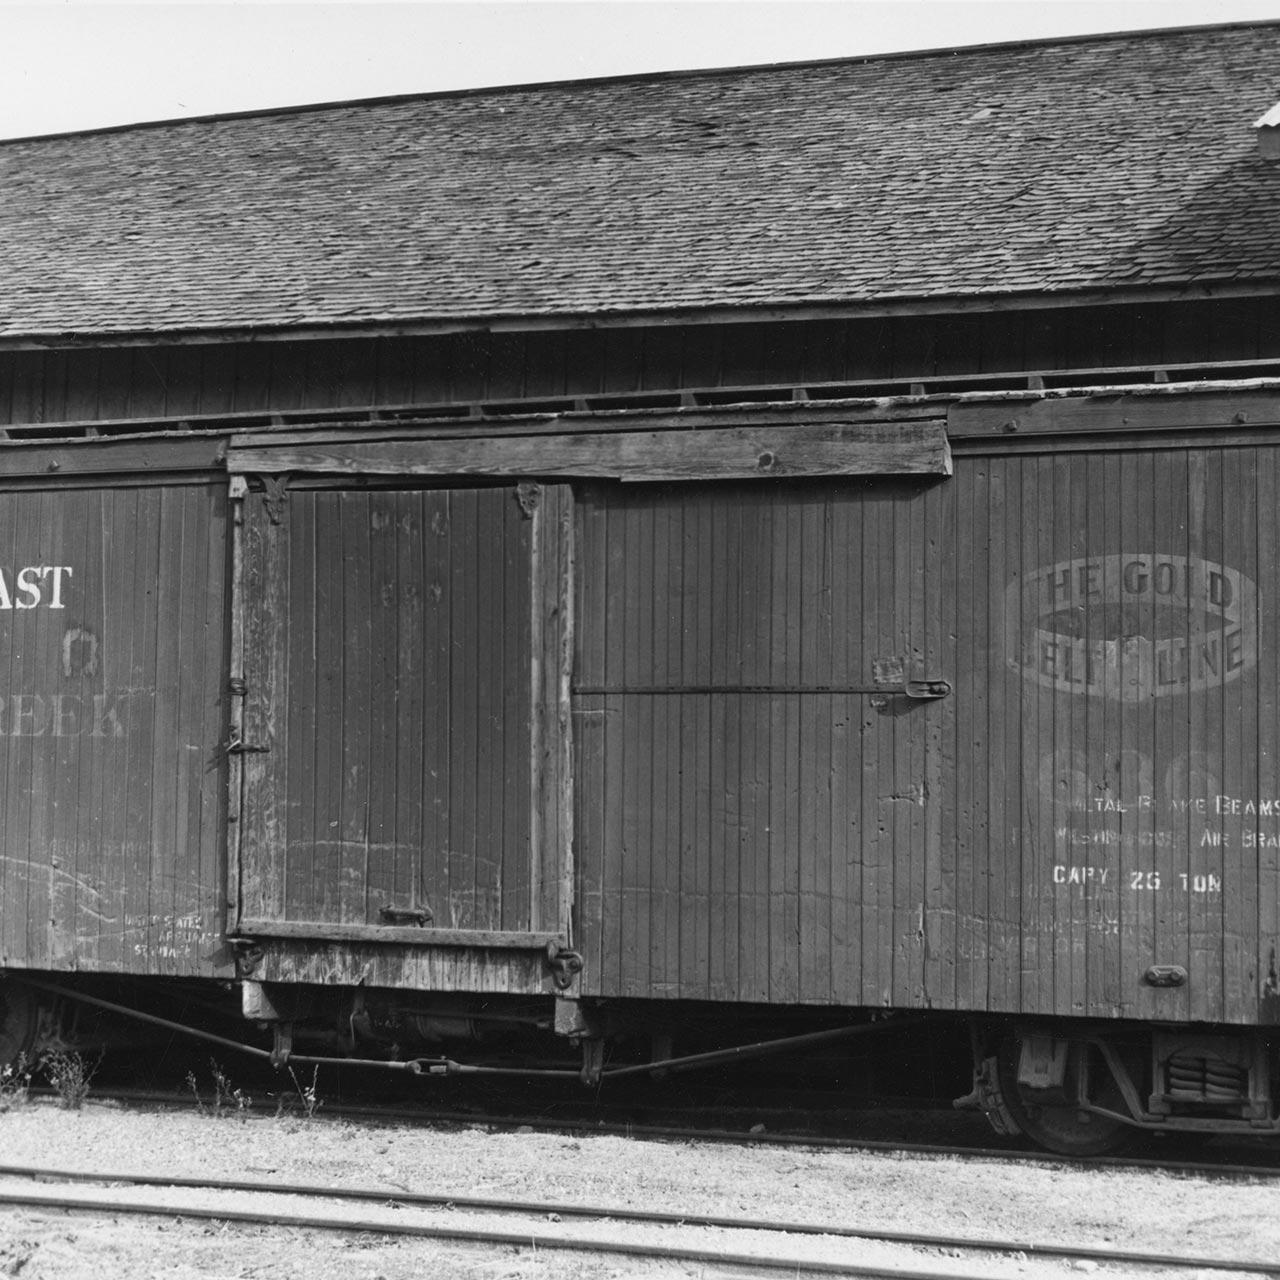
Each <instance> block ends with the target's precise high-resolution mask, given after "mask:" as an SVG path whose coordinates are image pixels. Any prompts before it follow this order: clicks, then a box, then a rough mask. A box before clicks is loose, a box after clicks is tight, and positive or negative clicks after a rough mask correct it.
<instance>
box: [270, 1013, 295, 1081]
mask: <svg viewBox="0 0 1280 1280" xmlns="http://www.w3.org/2000/svg"><path fill="white" fill-rule="evenodd" d="M273 1030H274V1031H275V1036H274V1038H273V1039H272V1042H271V1065H272V1066H273V1067H275V1069H276V1070H277V1071H279V1070H280V1068H281V1067H284V1066H287V1065H288V1063H289V1057H290V1055H291V1054H292V1053H293V1023H292V1022H277V1023H276V1024H275V1027H274V1028H273Z"/></svg>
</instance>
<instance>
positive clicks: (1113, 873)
mask: <svg viewBox="0 0 1280 1280" xmlns="http://www.w3.org/2000/svg"><path fill="white" fill-rule="evenodd" d="M1176 412H1177V410H1170V414H1171V417H1170V425H1171V426H1172V425H1176V421H1175V417H1176ZM1099 421H1100V424H1101V419H1100V420H1099ZM1278 485H1280V447H1277V446H1276V445H1274V444H1266V445H1263V444H1255V445H1251V446H1242V445H1238V444H1234V445H1232V446H1230V447H1225V446H1220V445H1215V444H1214V442H1213V440H1212V438H1207V439H1206V440H1205V442H1203V443H1197V444H1194V445H1190V446H1187V447H1176V448H1175V447H1161V446H1160V442H1159V440H1158V439H1155V438H1148V439H1146V440H1144V441H1140V442H1138V443H1136V444H1134V443H1133V442H1130V443H1128V444H1121V443H1118V442H1116V441H1115V440H1114V439H1113V440H1112V441H1111V442H1110V443H1102V444H1095V443H1092V442H1090V444H1089V446H1088V447H1087V448H1085V447H1084V442H1080V447H1078V448H1077V449H1076V450H1074V451H1070V450H1064V451H1062V452H1055V451H1053V450H1052V447H1051V446H1045V445H1044V444H1041V445H1040V446H1038V447H1037V448H1035V449H1033V450H1028V451H1017V450H1014V449H1011V448H1010V447H1008V446H1006V445H1003V444H1002V445H999V446H996V447H994V448H992V449H991V450H990V451H982V447H981V446H974V447H972V448H970V449H969V450H968V451H966V452H965V453H963V454H962V455H958V456H957V459H956V470H955V475H954V476H953V477H952V478H950V479H947V480H943V481H934V482H931V483H925V482H920V481H906V482H904V481H901V480H888V479H867V480H858V481H847V480H846V481H813V482H806V483H803V484H783V483H761V484H753V485H734V486H717V487H711V486H705V487H700V486H668V487H665V488H650V489H645V490H640V489H624V488H622V487H620V486H614V487H606V486H597V487H594V488H587V489H584V490H582V491H580V493H579V515H578V529H579V534H578V536H579V548H578V564H579V599H578V615H577V636H578V640H577V643H578V652H577V665H576V670H575V684H576V692H575V697H574V734H575V751H576V760H577V767H576V777H575V783H576V787H577V808H578V820H577V849H576V856H577V860H578V868H579V871H578V874H579V881H578V900H577V911H576V918H577V921H578V928H579V939H578V940H579V943H580V945H581V947H582V950H583V952H584V955H585V958H586V962H587V968H586V972H585V974H584V989H586V990H588V991H590V992H591V993H594V994H600V995H608V996H636V997H640V996H658V997H681V998H686V999H711V1000H744V1001H768V1002H776V1003H816V1004H826V1003H836V1004H851V1005H893V1006H900V1007H902V1006H905V1007H918V1006H928V1007H933V1008H947V1009H976V1010H992V1011H1007V1012H1024V1013H1041V1014H1061V1015H1087V1016H1098V1017H1143V1018H1168V1019H1170V1020H1173V1021H1183V1020H1211V1021H1225V1022H1245V1023H1247V1022H1252V1021H1256V1020H1263V1021H1271V1020H1274V1019H1275V1017H1276V1009H1277V1001H1276V996H1277V992H1278V991H1280V987H1278V981H1280V979H1278V977H1277V959H1276V955H1277V950H1276V949H1277V946H1278V945H1280V771H1278V768H1277V765H1278V760H1277V752H1278V750H1280V743H1278V742H1277V737H1278V735H1280V726H1278V725H1277V711H1278V710H1280V707H1278V681H1280V673H1278V670H1277V658H1276V651H1275V650H1276V647H1275V641H1274V637H1275V635H1276V604H1277V587H1276V584H1275V566H1276V565H1277V564H1280V503H1278V502H1277V497H1278ZM891 656H898V657H901V658H902V659H903V660H904V662H905V664H906V666H907V668H908V674H909V675H913V676H915V677H917V678H924V679H931V678H942V679H945V680H947V681H949V682H950V683H951V684H952V692H951V694H950V695H949V696H948V697H945V698H943V699H940V700H936V701H923V700H922V701H916V700H913V699H908V698H904V697H902V696H900V695H899V696H892V697H889V698H888V699H887V701H886V702H885V703H884V704H883V705H880V706H877V705H876V695H875V694H874V692H868V691H867V690H868V689H869V688H870V687H871V686H873V664H874V662H875V661H876V660H877V659H883V658H886V657H891ZM855 688H860V689H861V690H863V691H861V692H857V691H854V690H855ZM1151 966H1166V967H1167V969H1168V970H1181V976H1182V978H1183V980H1182V981H1181V982H1180V984H1178V985H1172V986H1154V985H1151V982H1150V981H1149V979H1148V969H1149V968H1150V967H1151ZM1178 976H1180V975H1178V974H1176V973H1175V974H1174V977H1175V978H1176V977H1178Z"/></svg>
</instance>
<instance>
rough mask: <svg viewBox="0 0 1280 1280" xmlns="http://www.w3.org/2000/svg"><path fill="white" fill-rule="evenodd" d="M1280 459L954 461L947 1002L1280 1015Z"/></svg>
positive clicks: (1192, 455)
mask: <svg viewBox="0 0 1280 1280" xmlns="http://www.w3.org/2000/svg"><path fill="white" fill-rule="evenodd" d="M1276 470H1277V463H1276V451H1275V449H1274V448H1230V449H1219V448H1212V447H1201V448H1195V449H1159V450H1144V451H1133V452H1126V451H1124V450H1122V449H1120V448H1116V447H1114V446H1113V447H1110V448H1107V447H1102V448H1099V449H1098V450H1097V451H1096V452H1091V453H1087V454H1086V453H1067V454H1062V455H1058V456H1056V457H1055V456H1053V455H1047V454H1028V455H1024V456H1006V457H974V456H968V457H965V458H963V459H961V460H959V461H958V464H957V467H956V473H955V478H954V481H953V482H952V483H951V484H950V485H949V486H948V493H949V496H950V498H951V511H950V514H949V516H948V528H947V532H946V540H947V541H948V542H949V543H950V544H951V545H952V546H953V547H954V548H955V550H954V552H953V554H952V556H951V557H949V558H950V559H952V560H953V561H954V563H955V564H956V567H957V576H956V579H955V587H956V590H955V595H954V597H952V598H951V599H949V600H948V601H947V603H946V604H945V606H944V607H945V609H946V612H947V614H948V615H949V620H948V625H947V626H946V627H944V629H943V631H944V634H946V635H954V636H955V637H956V640H955V642H954V644H953V645H951V646H948V647H949V648H950V649H951V654H952V656H951V657H950V658H949V659H947V658H944V660H943V666H944V668H947V667H949V668H950V669H953V670H954V672H955V684H956V696H955V698H954V700H953V701H954V706H953V712H954V716H955V743H954V749H955V760H956V773H955V786H954V797H955V798H954V807H953V812H954V821H955V824H956V840H955V852H954V857H955V884H956V901H955V968H954V973H953V977H952V978H951V980H948V975H947V973H946V972H945V970H943V969H941V968H927V969H926V974H925V986H926V990H927V994H928V998H929V999H930V1000H931V1001H933V1002H934V1003H937V1004H940V1005H944V1006H953V1007H957V1008H976V1009H992V1010H1000V1011H1009V1012H1015V1011H1024V1012H1043V1013H1059V1014H1085V1015H1096V1016H1126V1017H1142V1018H1156V1019H1159V1018H1169V1019H1171V1020H1187V1019H1190V1020H1202V1019H1203V1020H1215V1021H1216V1020H1221V1021H1227V1022H1241V1021H1246V1022H1247V1021H1253V1020H1255V1019H1257V1018H1259V1017H1260V1016H1263V1017H1264V1018H1270V1017H1273V1016H1274V1012H1273V1013H1270V1014H1268V1013H1266V1009H1267V1008H1268V1007H1269V1005H1274V1003H1275V994H1274V993H1275V988H1276V979H1275V975H1274V955H1275V951H1276V946H1277V938H1276V933H1277V921H1276V867H1277V858H1278V849H1280V795H1278V794H1277V785H1276V782H1277V780H1276V742H1275V737H1276V729H1275V718H1276V711H1277V669H1276V658H1275V653H1274V649H1275V643H1274V636H1275V634H1276V624H1277V617H1276V589H1275V586H1274V565H1275V558H1274V552H1275V550H1276V549H1277V543H1278V541H1280V538H1278V534H1277V520H1278V519H1280V513H1278V512H1277V508H1276V504H1275V501H1274V496H1275V483H1276ZM944 820H945V819H944ZM943 856H944V858H946V857H948V856H949V855H948V851H947V850H946V847H945V844H944V852H943ZM951 874H952V873H951V871H950V865H949V864H948V865H947V866H946V867H945V868H944V870H943V873H942V876H941V879H942V881H943V883H944V884H945V882H946V881H947V880H948V879H949V878H950V876H951ZM1151 965H1168V966H1180V967H1182V968H1183V969H1184V970H1186V972H1187V974H1188V980H1187V981H1186V983H1185V985H1182V986H1177V987H1154V986H1152V985H1150V984H1148V983H1147V982H1145V981H1144V974H1145V973H1146V970H1147V968H1148V966H1151Z"/></svg>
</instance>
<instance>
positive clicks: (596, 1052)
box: [578, 1036, 604, 1089]
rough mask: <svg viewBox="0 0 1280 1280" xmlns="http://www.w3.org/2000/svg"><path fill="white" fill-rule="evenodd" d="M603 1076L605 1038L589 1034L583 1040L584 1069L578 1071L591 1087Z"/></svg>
mask: <svg viewBox="0 0 1280 1280" xmlns="http://www.w3.org/2000/svg"><path fill="white" fill-rule="evenodd" d="M603 1077H604V1040H603V1039H601V1038H600V1037H599V1036H588V1037H586V1038H585V1039H584V1040H583V1041H582V1070H581V1071H579V1072H578V1079H579V1080H581V1081H582V1083H583V1084H585V1085H586V1086H587V1088H589V1089H591V1088H594V1087H595V1086H596V1085H598V1084H599V1083H600V1081H601V1079H603Z"/></svg>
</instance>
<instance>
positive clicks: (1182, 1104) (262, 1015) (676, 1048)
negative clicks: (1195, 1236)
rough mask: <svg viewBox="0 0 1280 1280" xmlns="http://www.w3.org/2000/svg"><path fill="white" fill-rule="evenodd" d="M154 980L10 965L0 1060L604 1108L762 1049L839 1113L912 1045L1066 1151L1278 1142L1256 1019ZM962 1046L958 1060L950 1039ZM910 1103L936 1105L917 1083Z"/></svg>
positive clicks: (874, 1087)
mask: <svg viewBox="0 0 1280 1280" xmlns="http://www.w3.org/2000/svg"><path fill="white" fill-rule="evenodd" d="M165 985H166V984H164V983H153V984H152V985H151V989H148V986H147V984H145V983H143V984H141V986H139V984H136V983H135V984H132V986H131V987H130V988H129V989H127V990H124V989H120V988H119V984H117V983H112V982H107V983H105V984H104V983H101V982H97V983H94V982H88V983H86V982H84V981H83V980H82V981H80V982H77V981H76V980H75V979H74V977H72V976H70V975H66V974H24V975H11V976H10V978H9V979H8V980H7V981H5V982H4V983H3V985H2V986H0V1061H4V1062H6V1063H13V1062H15V1061H19V1060H22V1061H25V1062H27V1063H35V1062H38V1061H39V1060H40V1058H41V1057H42V1055H44V1054H46V1053H48V1052H50V1051H64V1052H65V1051H77V1052H83V1053H93V1052H96V1051H101V1050H103V1049H109V1048H111V1049H119V1048H120V1047H121V1046H126V1047H130V1048H136V1047H141V1046H143V1045H147V1044H148V1043H149V1042H150V1043H154V1041H155V1038H156V1037H157V1036H158V1035H160V1034H161V1033H164V1032H168V1033H177V1034H178V1035H179V1036H183V1035H185V1036H192V1037H196V1038H199V1039H200V1040H203V1041H206V1042H209V1043H210V1044H211V1045H212V1046H213V1047H214V1049H215V1050H222V1051H230V1052H232V1053H241V1054H250V1055H253V1056H255V1057H259V1058H263V1059H269V1061H270V1062H271V1065H272V1066H273V1067H275V1068H276V1069H277V1070H280V1071H284V1070H285V1069H287V1068H289V1067H291V1066H298V1067H315V1066H321V1065H323V1066H326V1067H332V1068H344V1069H351V1070H357V1071H359V1070H363V1071H365V1072H388V1071H390V1072H395V1073H397V1074H400V1075H402V1076H409V1077H418V1078H421V1080H422V1082H423V1087H424V1089H427V1090H428V1091H429V1090H430V1087H431V1086H430V1081H432V1080H437V1079H453V1078H494V1077H497V1078H501V1079H505V1080H508V1081H511V1082H514V1081H518V1080H524V1081H535V1080H543V1081H545V1080H561V1081H565V1082H570V1081H572V1082H576V1083H578V1084H580V1085H581V1086H583V1087H584V1088H585V1089H588V1090H590V1091H592V1093H593V1094H594V1096H597V1097H599V1098H601V1099H602V1100H606V1101H610V1100H614V1099H616V1098H617V1097H618V1096H619V1095H618V1094H617V1092H616V1090H617V1088H618V1087H619V1084H620V1082H622V1081H635V1080H636V1079H637V1078H641V1079H643V1080H645V1081H663V1082H669V1083H670V1087H671V1088H672V1089H673V1090H676V1091H678V1090H679V1088H680V1084H681V1083H682V1082H683V1081H685V1080H686V1079H687V1078H688V1076H689V1073H696V1072H706V1071H711V1070H719V1071H721V1072H722V1073H723V1072H724V1071H725V1070H726V1069H728V1070H729V1071H731V1072H732V1071H733V1070H737V1071H739V1072H741V1071H743V1070H744V1069H745V1070H749V1069H750V1068H751V1067H752V1065H753V1064H758V1063H760V1062H761V1061H762V1060H766V1061H768V1062H770V1063H771V1064H773V1069H774V1075H773V1076H772V1077H771V1079H772V1080H773V1081H775V1082H784V1081H785V1082H786V1084H787V1085H789V1086H790V1087H791V1088H801V1087H803V1088H809V1089H811V1090H816V1089H818V1088H819V1087H823V1088H824V1090H825V1091H824V1092H823V1093H822V1095H821V1096H822V1097H824V1098H826V1099H827V1100H828V1103H829V1104H830V1105H833V1106H835V1105H838V1101H839V1100H840V1099H842V1098H843V1099H844V1100H845V1102H846V1103H847V1102H850V1101H857V1102H858V1103H860V1104H866V1103H872V1102H875V1101H876V1100H877V1098H878V1097H879V1096H882V1095H883V1094H884V1093H890V1094H892V1095H893V1097H895V1098H896V1099H900V1098H901V1097H902V1096H904V1086H903V1078H904V1074H905V1077H906V1078H907V1080H908V1081H910V1079H911V1071H912V1067H913V1065H914V1066H919V1065H920V1057H921V1055H922V1054H924V1053H928V1054H929V1056H930V1057H931V1059H932V1060H931V1062H930V1063H929V1068H930V1071H931V1073H933V1074H932V1078H933V1080H934V1082H935V1084H936V1081H937V1078H938V1075H939V1074H940V1075H941V1079H942V1082H943V1083H944V1084H945V1082H946V1081H947V1080H948V1079H955V1078H958V1072H959V1070H960V1069H961V1068H962V1065H963V1063H962V1058H964V1057H969V1058H970V1060H971V1070H972V1080H973V1087H972V1090H971V1091H970V1092H969V1093H967V1094H965V1095H963V1096H959V1097H955V1098H954V1099H953V1100H952V1105H953V1106H955V1107H957V1108H972V1109H975V1110H979V1111H981V1112H982V1113H983V1114H984V1116H985V1117H986V1119H987V1120H988V1122H989V1123H990V1125H991V1127H992V1128H993V1129H994V1130H995V1132H996V1133H998V1134H1001V1135H1005V1136H1022V1137H1024V1138H1026V1139H1029V1140H1030V1141H1032V1142H1034V1143H1036V1144H1037V1145H1039V1146H1042V1147H1045V1148H1047V1149H1049V1150H1052V1151H1057V1152H1062V1153H1065V1154H1071V1155H1096V1154H1103V1153H1106V1152H1111V1151H1116V1150H1118V1149H1120V1148H1121V1147H1123V1146H1124V1145H1126V1144H1127V1143H1128V1142H1129V1140H1130V1139H1132V1138H1133V1137H1134V1136H1135V1135H1137V1134H1139V1133H1142V1132H1147V1133H1162V1134H1179V1135H1184V1136H1186V1135H1195V1136H1203V1137H1207V1136H1213V1135H1231V1134H1234V1135H1236V1136H1245V1137H1254V1138H1256V1137H1269V1136H1274V1135H1277V1134H1280V1109H1278V1108H1277V1106H1276V1104H1275V1098H1276V1094H1277V1085H1278V1081H1280V1057H1278V1056H1277V1053H1276V1050H1275V1047H1274V1044H1273V1042H1272V1039H1271V1038H1270V1037H1269V1036H1267V1035H1266V1034H1265V1033H1264V1032H1262V1031H1257V1030H1254V1031H1250V1030H1247V1029H1233V1030H1224V1029H1222V1028H1220V1027H1212V1026H1210V1027H1203V1028H1187V1027H1180V1026H1176V1025H1169V1026H1158V1025H1154V1026H1153V1025H1150V1024H1144V1023H1124V1024H1120V1025H1116V1024H1114V1023H1085V1024H1083V1025H1082V1024H1079V1023H1075V1022H1070V1021H1065V1020H1056V1021H1054V1020H1041V1021H1036V1022H1023V1021H1020V1020H1018V1019H1011V1018H991V1017H967V1018H966V1017H960V1016H956V1015H952V1016H950V1017H948V1016H945V1015H928V1014H922V1013H921V1012H920V1011H897V1012H883V1011H881V1012H867V1011H860V1012H858V1011H846V1013H845V1014H844V1016H840V1017H837V1016H833V1015H832V1014H831V1013H830V1012H828V1013H827V1014H826V1015H825V1016H824V1015H821V1014H816V1013H814V1012H813V1011H810V1012H809V1013H808V1014H801V1013H799V1012H798V1011H796V1010H777V1009H769V1008H767V1007H754V1008H748V1009H742V1008H731V1009H728V1010H725V1009H714V1008H713V1009H710V1010H708V1009H706V1008H688V1007H679V1006H677V1007H672V1006H670V1005H663V1004H660V1003H655V1002H649V1001H628V1002H617V1003H607V1002H606V1003H600V1004H596V1003H594V1002H581V1001H577V1000H570V999H565V998H563V997H559V996H552V997H548V998H542V999H539V998H531V999H512V998H487V999H480V1000H477V999H475V998H474V997H465V996H447V995H436V996H432V995H430V994H427V993H420V992H404V991H365V990H359V989H357V990H354V991H352V990H342V989H334V988H314V987H305V986H297V985H283V984H269V985H268V984H261V983H257V982H254V981H252V980H243V981H241V982H239V983H238V984H234V985H236V986H238V987H239V995H240V1001H241V1015H242V1018H243V1019H245V1020H247V1021H248V1023H249V1024H250V1025H249V1026H248V1027H244V1028H243V1030H237V1028H236V1026H235V1021H234V1011H233V1003H234V999H235V994H236V993H235V991H234V989H231V988H232V986H233V984H228V983H223V984H219V986H218V988H217V990H216V991H215V990H212V989H204V990H199V991H197V992H195V993H194V994H193V991H192V990H191V989H190V988H189V987H187V986H185V985H184V986H179V987H178V988H177V989H171V990H169V991H167V992H166V991H165V989H164V988H165ZM169 985H170V986H172V984H169ZM157 997H158V998H157ZM140 998H141V1000H142V1001H143V1002H144V1003H141V1004H140V1003H139V1000H140ZM193 1002H194V1004H195V1006H196V1009H195V1010H194V1011H193V1007H192V1006H193ZM193 1013H194V1015H195V1016H193ZM143 1020H145V1021H143ZM242 1025H243V1024H242ZM922 1032H923V1033H924V1034H925V1035H926V1036H927V1038H928V1041H929V1042H930V1043H929V1044H928V1046H927V1047H926V1044H925V1042H922V1041H921V1040H920V1038H919V1036H920V1033H922ZM170 1038H171V1037H170ZM965 1038H967V1040H968V1044H969V1050H970V1052H969V1054H967V1055H966V1054H964V1052H963V1050H962V1049H961V1047H960V1046H961V1040H962V1039H965ZM859 1049H862V1050H867V1049H869V1050H870V1052H871V1054H872V1061H873V1062H874V1063H875V1064H876V1066H875V1069H874V1070H873V1071H872V1072H871V1073H870V1074H868V1075H865V1076H863V1075H860V1074H859V1073H858V1072H857V1071H855V1070H854V1069H853V1064H852V1062H851V1058H850V1055H851V1053H852V1052H857V1051H858V1050H859ZM720 1079H722V1080H723V1079H726V1077H724V1076H723V1074H722V1075H721V1077H720ZM727 1079H729V1080H732V1079H733V1077H732V1075H730V1076H729V1077H727ZM890 1080H892V1081H894V1084H893V1085H892V1086H891V1085H890V1084H889V1081H890ZM908 1087H910V1084H908ZM622 1088H623V1091H624V1093H625V1090H626V1086H625V1085H624V1086H622ZM916 1088H917V1089H919V1088H920V1084H919V1081H917V1082H916ZM877 1091H878V1092H877ZM917 1100H918V1101H920V1102H922V1103H929V1102H935V1103H936V1101H937V1099H929V1098H927V1097H925V1096H923V1095H922V1094H921V1095H918V1097H917Z"/></svg>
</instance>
